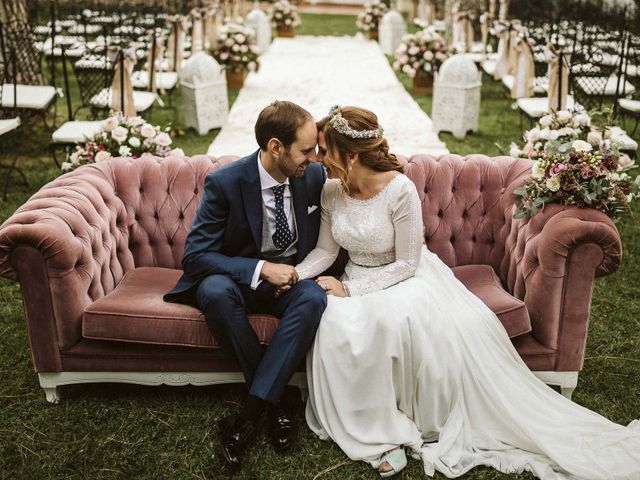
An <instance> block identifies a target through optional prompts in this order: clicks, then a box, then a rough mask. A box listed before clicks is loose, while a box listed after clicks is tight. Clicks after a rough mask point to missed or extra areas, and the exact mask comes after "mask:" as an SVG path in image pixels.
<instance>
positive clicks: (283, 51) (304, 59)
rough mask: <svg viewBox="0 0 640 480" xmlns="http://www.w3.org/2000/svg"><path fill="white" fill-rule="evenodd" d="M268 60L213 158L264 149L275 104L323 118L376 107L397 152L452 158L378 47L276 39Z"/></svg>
mask: <svg viewBox="0 0 640 480" xmlns="http://www.w3.org/2000/svg"><path fill="white" fill-rule="evenodd" d="M260 62H261V67H260V70H259V71H258V72H255V73H251V74H249V76H248V77H247V78H246V80H245V84H244V88H243V89H242V90H241V91H240V93H239V95H238V98H237V99H236V101H235V103H234V104H233V107H232V108H231V111H230V112H229V117H228V119H227V123H226V124H225V126H224V127H222V130H221V131H220V133H219V134H218V136H217V137H216V138H215V140H214V141H213V143H212V144H211V146H210V147H209V151H208V153H209V155H214V156H220V155H239V156H244V155H247V154H249V153H251V152H252V151H254V150H255V149H257V148H258V145H257V144H256V141H255V137H254V132H253V127H254V124H255V121H256V119H257V118H258V113H260V110H262V109H263V108H264V107H265V106H267V105H268V104H269V103H271V102H272V101H274V100H290V101H292V102H295V103H297V104H299V105H301V106H302V107H304V108H306V109H307V110H308V111H309V112H311V114H312V115H313V116H314V118H315V119H316V120H319V119H320V118H322V117H323V116H325V115H326V114H327V113H328V112H329V109H330V108H331V106H332V105H335V104H338V105H341V106H344V105H355V106H359V107H364V108H368V109H369V110H372V111H373V112H374V113H375V114H376V115H378V120H379V122H380V124H381V125H382V127H383V128H384V131H385V137H386V138H387V140H388V141H389V146H390V151H391V152H393V153H396V154H402V155H407V156H408V155H412V154H415V153H428V154H431V155H436V156H437V155H442V154H445V153H448V150H447V148H446V146H445V144H444V143H443V142H441V141H440V140H438V137H437V136H436V134H435V133H434V132H433V130H432V125H431V119H430V118H429V117H428V116H427V115H426V114H425V113H424V112H423V111H422V110H421V109H420V107H419V106H418V104H417V103H416V102H415V101H414V100H413V98H411V95H409V93H408V92H407V91H406V90H405V89H404V87H403V86H402V84H401V83H400V82H399V81H398V79H397V78H396V75H395V73H394V72H393V70H392V69H391V67H390V66H389V62H388V61H387V59H386V57H385V56H384V54H383V53H382V50H380V47H379V45H378V43H377V42H373V41H369V40H365V39H363V38H354V37H304V36H301V37H296V38H291V39H289V38H276V39H275V40H274V41H273V43H272V44H271V46H270V47H269V50H268V51H267V52H266V53H265V54H264V55H262V57H261V58H260Z"/></svg>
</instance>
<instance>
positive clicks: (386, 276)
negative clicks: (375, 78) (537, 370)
mask: <svg viewBox="0 0 640 480" xmlns="http://www.w3.org/2000/svg"><path fill="white" fill-rule="evenodd" d="M321 124H322V125H323V126H322V129H321V132H320V133H321V135H324V139H325V141H326V150H327V152H326V157H325V159H324V163H325V165H326V167H327V169H328V171H329V175H330V177H331V178H332V179H331V180H329V181H327V183H326V184H325V186H324V189H323V191H322V204H321V207H322V224H321V227H320V228H321V229H320V236H319V239H318V244H317V247H316V249H315V250H313V251H312V252H311V253H310V254H309V255H308V256H307V258H306V259H305V260H304V261H303V262H302V263H301V264H299V265H297V266H296V270H297V271H298V273H299V276H300V279H305V278H313V277H315V276H316V275H319V274H320V273H321V272H323V271H324V270H326V269H327V268H328V267H329V266H330V265H331V264H332V263H333V261H334V260H335V258H336V257H337V255H338V252H339V249H340V247H343V248H345V249H346V250H347V251H348V253H349V262H348V263H347V266H346V268H345V273H344V275H343V276H342V279H341V280H338V279H336V278H333V277H319V278H318V279H317V282H318V283H319V284H320V286H321V287H323V288H324V289H325V291H326V292H327V293H328V294H329V302H328V306H327V309H326V311H325V313H324V315H323V317H322V321H321V322H320V328H319V329H318V332H317V336H316V338H315V343H314V345H313V348H312V350H311V352H310V353H309V355H308V357H307V374H308V382H309V394H310V396H309V402H308V404H307V411H306V417H307V422H308V424H309V427H310V428H311V429H312V430H313V431H314V432H315V433H316V434H317V435H318V436H319V437H320V438H322V439H329V438H330V439H332V440H333V441H335V442H336V443H337V444H338V445H339V446H340V448H342V450H343V451H344V452H345V453H346V454H347V455H348V456H349V458H351V459H354V460H363V461H365V462H368V463H370V464H371V465H372V466H373V467H374V468H377V469H378V472H379V473H380V475H381V476H383V477H388V476H391V475H394V474H396V473H398V472H399V471H400V470H402V469H403V468H404V467H405V466H406V463H407V461H406V453H405V449H406V451H407V452H409V453H411V454H412V455H413V456H415V457H417V458H421V459H422V461H423V463H424V470H425V473H426V474H427V475H433V474H434V471H435V470H437V471H439V472H442V473H443V474H444V475H446V476H447V477H459V476H461V475H463V474H464V473H466V472H468V471H469V470H470V469H472V468H473V467H475V466H478V465H488V466H491V467H494V468H495V469H497V470H500V471H501V472H505V473H520V472H523V471H529V472H532V473H533V474H534V475H535V476H537V477H539V478H541V479H544V480H556V479H557V480H559V479H588V480H596V479H597V480H604V479H607V480H609V479H615V480H623V479H624V480H638V479H640V422H638V421H637V420H635V421H633V422H632V423H631V424H630V425H629V426H628V427H624V426H621V425H618V424H615V423H612V422H610V421H609V420H607V419H606V418H604V417H602V416H600V415H598V414H597V413H594V412H592V411H590V410H587V409H586V408H583V407H581V406H580V405H577V404H575V403H573V402H571V401H570V400H568V399H566V398H565V397H563V396H562V395H560V394H559V393H557V392H555V391H554V390H552V389H551V388H549V387H547V386H546V385H545V384H544V383H542V382H541V381H540V380H538V379H537V378H536V377H535V376H534V375H533V374H532V373H531V372H530V371H529V369H528V368H527V366H526V365H525V364H524V362H523V361H522V360H521V358H520V357H519V355H518V353H517V352H516V350H515V349H514V347H513V346H512V344H511V342H510V340H509V338H508V336H507V334H506V332H505V330H504V329H503V327H502V325H501V324H500V322H499V320H498V319H497V317H496V316H495V314H494V313H493V312H492V311H491V310H490V309H489V308H488V307H487V306H485V304H484V303H483V302H482V301H481V300H479V299H478V298H477V297H475V296H474V295H473V294H472V293H471V292H469V291H468V290H467V289H466V288H465V287H464V285H463V284H462V283H460V282H459V281H458V280H457V279H456V278H455V277H454V275H453V273H452V271H451V270H450V269H449V268H448V267H447V266H446V265H445V264H444V263H443V262H442V261H441V260H440V259H439V258H438V257H437V256H436V255H435V254H433V253H431V252H429V250H428V249H427V248H426V246H425V245H423V229H422V211H421V205H420V200H419V198H418V193H417V191H416V189H415V186H414V184H413V182H412V181H411V180H410V179H409V178H407V177H406V176H404V175H403V174H402V173H401V172H402V166H401V164H400V163H399V161H398V160H397V159H396V157H395V156H394V155H393V154H390V153H388V145H387V142H386V140H385V139H384V137H383V136H382V129H381V128H380V127H379V125H378V122H377V117H376V116H375V114H373V113H372V112H370V111H368V110H365V109H362V108H356V107H343V108H340V107H334V108H332V109H331V111H330V113H329V116H328V117H327V118H325V119H324V121H323V122H321Z"/></svg>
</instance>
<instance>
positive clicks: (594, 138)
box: [587, 130, 602, 147]
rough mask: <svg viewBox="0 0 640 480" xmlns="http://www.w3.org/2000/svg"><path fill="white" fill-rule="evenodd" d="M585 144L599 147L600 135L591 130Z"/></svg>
mask: <svg viewBox="0 0 640 480" xmlns="http://www.w3.org/2000/svg"><path fill="white" fill-rule="evenodd" d="M587 142H589V143H590V144H591V145H593V146H594V147H595V146H597V145H600V142H602V134H601V133H600V132H598V131H597V130H591V131H590V132H589V133H588V134H587Z"/></svg>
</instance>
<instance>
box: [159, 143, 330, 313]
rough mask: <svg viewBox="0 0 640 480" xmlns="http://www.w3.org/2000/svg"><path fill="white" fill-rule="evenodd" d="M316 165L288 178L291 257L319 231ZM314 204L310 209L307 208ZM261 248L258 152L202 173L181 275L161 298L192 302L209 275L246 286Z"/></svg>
mask: <svg viewBox="0 0 640 480" xmlns="http://www.w3.org/2000/svg"><path fill="white" fill-rule="evenodd" d="M324 181H325V172H324V169H323V168H322V165H321V164H319V163H315V164H314V163H312V164H310V165H308V166H307V168H306V170H305V173H304V175H303V176H302V177H292V178H290V179H289V186H290V188H291V196H292V201H293V210H294V214H295V217H296V225H297V228H298V245H297V250H298V253H297V261H298V263H299V262H301V261H302V260H303V259H304V257H306V256H307V254H308V253H309V252H310V251H311V250H313V249H314V248H315V246H316V243H317V241H318V231H319V229H320V210H321V209H320V193H321V192H322V186H323V185H324ZM313 206H316V207H317V208H315V209H314V210H313V212H311V213H309V209H310V208H311V207H313ZM261 246H262V190H261V187H260V175H259V172H258V151H256V152H255V153H253V154H252V155H249V156H247V157H244V158H241V159H240V160H237V161H235V162H233V163H230V164H229V165H226V166H224V167H223V168H221V169H219V170H216V171H214V172H212V173H210V174H209V175H207V177H206V179H205V182H204V195H203V197H202V202H201V203H200V206H199V207H198V212H197V214H196V218H195V219H194V221H193V224H192V226H191V231H190V232H189V235H188V236H187V241H186V243H185V249H184V256H183V258H182V268H183V270H184V274H183V275H182V277H181V278H180V280H179V281H178V283H177V284H176V286H175V287H174V288H173V290H171V291H170V292H169V293H167V294H166V295H165V296H164V299H165V301H167V302H178V303H189V304H192V305H195V297H194V293H195V288H194V287H196V286H197V285H198V283H199V282H200V281H201V280H203V279H204V278H205V277H207V276H209V275H216V274H217V275H226V276H228V277H229V278H231V279H233V280H234V281H236V282H238V283H240V284H246V285H250V284H251V279H252V277H253V272H254V271H255V269H256V266H257V264H258V261H259V259H260V251H261Z"/></svg>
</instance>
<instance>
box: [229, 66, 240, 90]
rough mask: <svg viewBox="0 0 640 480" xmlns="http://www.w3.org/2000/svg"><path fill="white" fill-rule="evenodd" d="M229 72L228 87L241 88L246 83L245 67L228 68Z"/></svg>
mask: <svg viewBox="0 0 640 480" xmlns="http://www.w3.org/2000/svg"><path fill="white" fill-rule="evenodd" d="M226 73H227V88H234V89H236V90H240V89H241V88H242V86H243V85H244V69H242V68H240V69H232V70H230V69H228V70H227V71H226Z"/></svg>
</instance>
